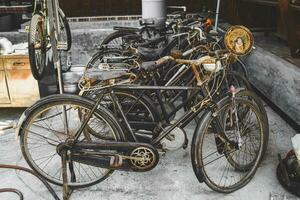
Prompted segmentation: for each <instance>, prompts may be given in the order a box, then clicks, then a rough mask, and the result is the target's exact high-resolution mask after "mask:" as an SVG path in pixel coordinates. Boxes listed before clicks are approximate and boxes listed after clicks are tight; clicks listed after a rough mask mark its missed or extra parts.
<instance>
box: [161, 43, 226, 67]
mask: <svg viewBox="0 0 300 200" xmlns="http://www.w3.org/2000/svg"><path fill="white" fill-rule="evenodd" d="M201 48H202V49H205V50H206V51H207V52H208V54H209V55H211V56H216V57H217V59H219V58H220V57H221V55H222V54H226V53H228V50H227V49H220V50H215V51H211V50H209V49H208V47H206V46H204V45H199V46H197V47H194V48H193V49H190V50H188V51H186V52H184V53H183V54H182V55H183V56H187V55H189V54H191V53H193V52H194V51H196V50H198V49H201ZM172 60H175V61H177V62H179V63H180V62H185V63H192V62H193V61H192V60H184V59H175V58H174V57H172V56H164V57H162V58H160V59H158V60H157V61H156V62H155V65H157V66H160V65H163V64H166V63H167V62H169V61H172Z"/></svg>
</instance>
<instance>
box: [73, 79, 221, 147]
mask: <svg viewBox="0 0 300 200" xmlns="http://www.w3.org/2000/svg"><path fill="white" fill-rule="evenodd" d="M105 90H106V92H107V91H109V92H110V94H111V97H112V100H113V101H114V103H115V104H116V107H117V109H118V111H119V112H120V114H121V117H122V118H123V120H124V122H125V123H126V126H127V128H128V130H129V133H128V132H125V139H126V140H128V141H130V140H131V139H132V140H133V141H132V142H138V139H137V138H136V136H135V134H134V132H133V130H132V129H131V126H130V123H129V122H128V120H127V119H126V116H125V114H124V112H123V110H122V107H121V105H120V103H119V101H118V98H117V96H116V95H115V93H114V91H115V90H118V91H120V90H127V91H128V90H129V91H140V90H142V91H158V94H159V92H160V91H161V90H179V91H180V90H186V91H188V90H192V91H196V92H195V93H196V94H197V91H199V92H200V91H201V90H203V88H201V87H182V86H168V87H166V86H138V85H119V86H112V87H110V88H106V89H105ZM193 97H194V96H190V97H189V98H188V99H187V101H185V102H183V103H182V104H181V105H179V106H178V107H177V108H176V109H175V110H174V111H173V112H172V113H170V114H168V117H169V118H170V117H171V116H172V115H173V114H174V113H176V112H177V111H178V110H180V109H181V108H183V107H184V106H185V105H186V104H187V102H188V101H191V100H192V99H193ZM101 99H102V98H98V99H97V102H96V103H95V105H94V106H93V108H92V110H91V112H90V113H89V114H88V116H87V118H86V119H85V120H84V122H83V123H82V125H81V127H80V128H79V130H78V131H77V133H76V134H75V139H74V143H76V141H77V140H78V139H79V137H80V135H81V134H82V132H83V130H84V128H85V126H86V125H87V124H88V122H89V120H90V118H91V117H92V115H93V113H94V112H95V110H96V109H97V107H98V106H99V105H100V103H101ZM161 106H164V105H161ZM215 106H216V104H215V103H213V101H212V100H208V102H207V103H205V104H204V103H203V104H202V103H201V102H199V103H198V104H196V105H195V106H194V107H192V108H191V109H190V110H188V112H186V113H185V114H184V115H183V116H182V117H181V118H180V119H179V120H178V121H176V122H175V123H174V124H172V125H171V126H170V127H169V128H168V129H167V130H164V131H163V132H162V133H161V134H160V135H159V136H158V137H156V138H154V139H153V140H152V141H151V144H153V145H157V144H159V142H160V141H161V140H162V139H163V138H165V137H166V136H167V135H168V134H170V133H171V131H172V130H173V129H174V128H176V127H179V128H184V127H185V126H186V125H188V124H189V123H190V122H191V121H192V120H193V119H194V118H195V117H196V116H197V115H198V114H199V113H200V112H201V111H203V110H204V109H206V108H211V109H213V108H214V107H215ZM158 124H159V123H157V124H156V126H158ZM218 124H219V125H220V124H221V123H217V125H218ZM217 129H218V130H219V131H218V132H219V133H221V132H222V130H223V128H222V127H220V126H219V127H218V128H217Z"/></svg>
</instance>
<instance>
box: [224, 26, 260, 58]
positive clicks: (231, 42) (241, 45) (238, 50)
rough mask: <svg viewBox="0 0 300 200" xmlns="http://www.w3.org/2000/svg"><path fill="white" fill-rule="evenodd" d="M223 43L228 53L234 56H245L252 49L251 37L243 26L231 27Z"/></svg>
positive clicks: (252, 41)
mask: <svg viewBox="0 0 300 200" xmlns="http://www.w3.org/2000/svg"><path fill="white" fill-rule="evenodd" d="M224 43H225V46H226V48H227V49H228V51H230V52H231V53H233V54H235V55H239V56H240V55H246V54H248V53H249V52H250V51H251V49H252V47H253V43H254V40H253V35H252V33H251V31H250V30H249V29H248V28H246V27H245V26H232V27H230V28H229V29H228V31H227V32H226V34H225V37H224Z"/></svg>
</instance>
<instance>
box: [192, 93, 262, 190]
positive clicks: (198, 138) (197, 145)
mask: <svg viewBox="0 0 300 200" xmlns="http://www.w3.org/2000/svg"><path fill="white" fill-rule="evenodd" d="M235 100H236V102H238V103H243V104H244V105H247V106H249V107H250V108H251V109H253V110H254V113H255V116H256V119H257V120H258V123H259V126H260V135H262V134H264V131H263V129H264V128H263V126H264V124H263V116H262V115H261V114H260V111H259V108H257V106H256V105H255V104H253V103H252V102H251V101H249V100H246V99H245V98H240V97H236V99H235ZM231 103H232V100H231V98H224V99H223V100H221V101H220V102H219V103H218V111H217V112H220V111H221V110H222V109H225V108H226V106H228V105H230V104H231ZM217 112H214V114H213V112H212V111H211V110H206V112H205V113H204V114H203V115H202V117H201V123H200V124H198V126H197V128H196V130H195V133H194V135H193V140H192V148H191V159H192V165H193V170H194V173H195V175H196V177H197V179H198V181H199V182H201V183H202V182H205V183H206V185H207V186H208V187H209V188H211V189H212V190H214V191H217V192H220V193H231V192H234V191H236V190H238V189H240V188H242V187H244V186H245V185H247V184H248V183H249V182H250V181H251V179H252V178H253V177H254V175H255V173H256V171H257V168H258V167H259V164H260V163H261V160H262V158H263V155H262V154H263V149H265V148H264V147H263V146H264V145H265V142H264V141H261V140H264V139H265V137H264V136H261V137H260V146H259V151H258V154H257V156H256V158H255V163H254V165H253V167H252V168H251V169H250V170H249V171H247V174H246V175H245V177H243V178H242V179H241V180H240V181H238V182H237V183H235V184H234V185H232V186H230V187H224V186H220V185H218V184H217V183H215V182H213V181H212V180H211V179H212V175H211V174H209V175H208V174H207V173H208V172H207V170H205V169H204V168H205V167H206V166H207V165H209V164H210V163H208V164H207V163H206V164H205V163H204V159H206V158H207V157H204V159H203V156H202V153H203V149H202V148H203V145H205V144H207V142H204V141H203V140H204V136H205V135H206V131H207V130H208V128H209V127H211V125H210V122H211V121H212V120H213V118H215V113H217ZM211 135H212V137H214V136H213V135H214V134H211ZM222 157H224V158H225V156H222ZM222 157H221V158H222ZM225 159H227V158H225ZM227 162H228V160H227ZM218 167H220V166H218ZM220 168H221V167H220ZM218 169H219V168H218ZM214 173H215V174H220V172H216V171H214ZM223 173H224V172H223ZM222 175H223V174H222ZM220 183H221V182H219V184H220Z"/></svg>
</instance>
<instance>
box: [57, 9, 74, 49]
mask: <svg viewBox="0 0 300 200" xmlns="http://www.w3.org/2000/svg"><path fill="white" fill-rule="evenodd" d="M58 13H59V17H60V20H61V22H62V23H63V27H60V28H64V29H65V32H66V37H67V41H66V42H67V48H66V49H65V50H64V51H69V50H70V49H71V47H72V34H71V29H70V24H69V22H68V19H67V17H66V15H65V14H64V12H63V10H62V9H61V8H59V10H58Z"/></svg>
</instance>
